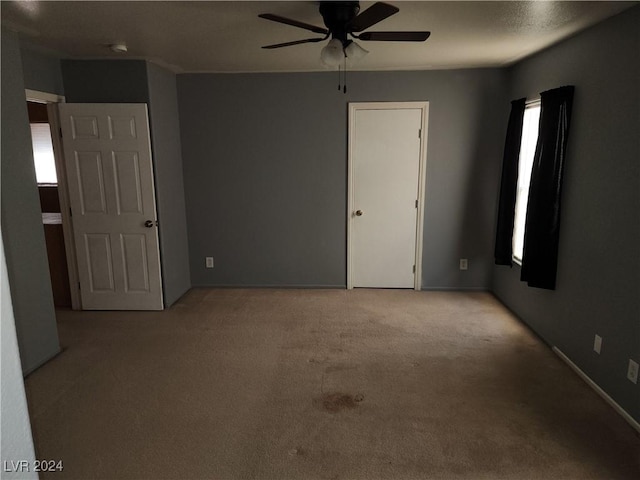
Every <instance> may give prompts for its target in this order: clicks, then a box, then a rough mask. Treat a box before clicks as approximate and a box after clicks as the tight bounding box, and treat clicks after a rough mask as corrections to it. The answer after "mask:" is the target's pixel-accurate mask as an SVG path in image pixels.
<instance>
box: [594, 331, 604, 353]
mask: <svg viewBox="0 0 640 480" xmlns="http://www.w3.org/2000/svg"><path fill="white" fill-rule="evenodd" d="M600 350H602V337H601V336H600V335H596V338H595V339H594V340H593V351H594V352H596V353H597V354H598V355H600Z"/></svg>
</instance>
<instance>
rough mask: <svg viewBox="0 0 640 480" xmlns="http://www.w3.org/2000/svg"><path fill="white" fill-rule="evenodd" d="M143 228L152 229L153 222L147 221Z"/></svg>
mask: <svg viewBox="0 0 640 480" xmlns="http://www.w3.org/2000/svg"><path fill="white" fill-rule="evenodd" d="M144 226H145V227H147V228H151V227H153V220H147V221H146V222H144Z"/></svg>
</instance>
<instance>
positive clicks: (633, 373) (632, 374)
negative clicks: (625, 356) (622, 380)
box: [627, 359, 638, 383]
mask: <svg viewBox="0 0 640 480" xmlns="http://www.w3.org/2000/svg"><path fill="white" fill-rule="evenodd" d="M627 378H628V379H629V381H630V382H633V383H638V362H634V361H633V360H631V359H629V369H628V370H627Z"/></svg>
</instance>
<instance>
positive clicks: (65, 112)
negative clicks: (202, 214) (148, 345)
mask: <svg viewBox="0 0 640 480" xmlns="http://www.w3.org/2000/svg"><path fill="white" fill-rule="evenodd" d="M59 108H60V123H61V127H62V142H63V148H64V159H65V166H66V173H67V183H68V186H69V198H70V204H71V215H72V216H71V221H72V223H73V232H74V235H73V236H74V242H75V248H76V254H77V261H78V274H79V279H80V297H81V299H82V308H83V309H85V310H162V283H161V278H160V254H159V247H158V228H157V217H156V204H155V193H154V187H153V168H152V163H151V144H150V140H149V122H148V118H147V106H146V105H144V104H70V103H67V104H65V103H62V104H60V106H59Z"/></svg>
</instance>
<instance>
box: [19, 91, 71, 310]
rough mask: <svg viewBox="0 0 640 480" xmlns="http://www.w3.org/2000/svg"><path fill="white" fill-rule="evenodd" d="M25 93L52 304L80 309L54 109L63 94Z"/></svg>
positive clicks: (61, 99) (58, 306) (55, 111)
mask: <svg viewBox="0 0 640 480" xmlns="http://www.w3.org/2000/svg"><path fill="white" fill-rule="evenodd" d="M25 93H26V101H27V111H28V116H29V124H30V128H31V140H32V147H33V160H34V164H35V171H36V181H37V187H38V194H39V197H40V209H41V212H42V225H43V229H44V234H45V242H46V248H47V258H48V262H49V274H50V278H51V289H52V294H53V301H54V306H55V307H56V308H72V309H74V310H80V308H81V305H80V297H79V292H78V281H77V269H76V267H75V261H76V257H75V252H74V244H73V238H72V225H71V218H70V212H69V207H68V205H69V202H68V193H67V189H66V176H65V173H64V163H63V158H62V146H61V143H60V136H59V132H60V126H59V121H58V112H57V104H58V103H61V102H64V97H61V96H58V95H54V94H50V93H46V92H38V91H33V90H26V92H25Z"/></svg>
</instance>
